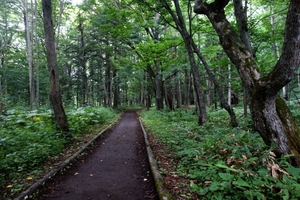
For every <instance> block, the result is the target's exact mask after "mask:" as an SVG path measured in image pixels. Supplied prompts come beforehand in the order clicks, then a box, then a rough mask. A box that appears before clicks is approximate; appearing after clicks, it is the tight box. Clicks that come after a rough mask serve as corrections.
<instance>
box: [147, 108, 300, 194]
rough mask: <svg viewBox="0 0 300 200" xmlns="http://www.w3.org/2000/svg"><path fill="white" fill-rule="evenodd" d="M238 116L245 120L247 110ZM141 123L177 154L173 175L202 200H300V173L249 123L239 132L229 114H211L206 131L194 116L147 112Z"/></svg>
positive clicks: (189, 112) (223, 112) (184, 113)
mask: <svg viewBox="0 0 300 200" xmlns="http://www.w3.org/2000/svg"><path fill="white" fill-rule="evenodd" d="M236 112H237V114H238V115H242V109H240V110H239V109H237V110H236ZM142 119H143V122H144V123H145V125H146V127H147V128H148V129H149V130H150V131H151V133H152V134H153V135H155V136H156V138H157V139H158V141H161V142H162V143H163V145H164V146H165V147H166V149H167V151H168V154H169V155H170V153H169V152H172V153H171V156H172V158H173V159H174V160H175V161H174V163H176V166H175V168H176V172H173V173H176V174H177V175H179V176H182V177H184V178H186V179H188V180H189V182H190V184H189V190H190V191H192V192H194V193H197V194H198V195H199V197H200V198H201V199H299V198H300V190H299V189H300V184H299V183H300V182H299V181H300V180H299V173H300V170H299V169H298V168H294V167H292V166H290V165H289V164H288V162H286V160H285V158H282V159H279V160H276V159H275V158H274V157H273V156H272V152H271V150H270V149H268V148H267V147H266V146H265V144H264V143H263V141H262V139H261V137H260V136H259V135H258V133H256V132H255V131H253V130H252V125H251V120H250V119H249V118H247V119H240V121H242V122H241V123H240V124H241V125H240V127H238V128H234V129H232V127H230V126H229V125H228V124H229V123H228V121H229V117H228V114H227V113H226V111H224V110H217V111H213V110H212V111H211V112H209V121H208V122H207V124H206V125H205V126H203V127H199V126H197V125H196V123H195V121H196V116H194V115H192V112H191V111H182V110H178V111H172V112H155V111H153V110H150V111H143V112H142ZM271 169H273V170H274V171H272V170H271ZM180 195H181V194H180Z"/></svg>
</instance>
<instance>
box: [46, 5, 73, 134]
mask: <svg viewBox="0 0 300 200" xmlns="http://www.w3.org/2000/svg"><path fill="white" fill-rule="evenodd" d="M42 6H43V22H44V31H45V46H46V51H47V62H48V67H49V71H50V94H49V98H50V102H51V105H52V108H53V111H54V116H55V121H56V124H57V126H58V128H59V129H60V130H61V131H64V132H68V131H69V126H68V122H67V117H66V114H65V110H64V107H63V104H62V97H61V91H60V86H59V74H58V66H57V60H56V52H55V42H54V31H53V24H52V5H51V0H43V1H42Z"/></svg>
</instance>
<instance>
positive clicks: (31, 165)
mask: <svg viewBox="0 0 300 200" xmlns="http://www.w3.org/2000/svg"><path fill="white" fill-rule="evenodd" d="M67 116H68V119H69V124H70V130H71V134H72V135H73V137H74V138H75V139H76V138H77V137H80V136H81V135H83V134H84V133H87V132H88V131H89V130H90V129H91V127H94V128H95V125H101V124H103V123H106V122H108V121H111V120H112V119H113V117H115V112H113V110H111V109H108V108H103V107H86V108H78V109H76V110H72V111H68V112H67ZM0 127H1V128H0V171H1V174H0V190H2V191H5V190H4V188H6V186H7V185H11V184H13V183H17V180H19V179H20V178H24V176H26V174H32V173H33V171H35V169H36V168H38V166H40V165H41V164H42V163H44V162H45V161H46V160H47V159H48V158H50V157H55V156H57V155H59V153H60V152H61V150H62V148H63V147H64V146H65V145H66V144H69V143H70V142H72V141H70V139H69V138H68V137H67V136H66V135H65V134H63V133H60V132H57V130H56V129H55V126H54V125H53V116H52V114H51V111H49V110H34V111H30V112H29V111H22V110H8V111H7V112H6V115H0ZM74 142H75V140H74ZM25 178H26V177H25ZM20 185H22V184H14V187H13V188H12V189H11V193H16V192H18V191H19V190H21V189H24V188H22V187H23V186H22V187H21V186H20ZM18 187H20V188H19V189H17V188H18ZM1 195H4V194H1Z"/></svg>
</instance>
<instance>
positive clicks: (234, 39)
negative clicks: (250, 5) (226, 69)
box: [194, 0, 300, 167]
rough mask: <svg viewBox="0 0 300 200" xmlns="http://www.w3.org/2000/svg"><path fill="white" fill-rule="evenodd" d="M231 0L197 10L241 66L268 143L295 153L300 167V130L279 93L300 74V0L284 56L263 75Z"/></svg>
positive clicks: (294, 4)
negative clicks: (229, 9)
mask: <svg viewBox="0 0 300 200" xmlns="http://www.w3.org/2000/svg"><path fill="white" fill-rule="evenodd" d="M228 2H229V0H226V1H224V0H215V1H214V2H213V3H210V4H208V3H203V2H202V1H201V0H196V1H195V7H194V11H195V12H196V13H198V14H205V15H206V16H207V17H208V19H209V20H210V22H211V24H212V25H213V27H214V29H215V30H216V32H217V33H218V35H219V38H220V44H221V45H222V47H223V49H224V50H225V52H226V54H227V55H228V57H229V58H230V59H231V61H232V62H233V63H234V65H235V67H236V68H237V70H238V72H239V74H240V77H241V79H242V83H243V86H244V87H245V88H246V89H247V91H248V92H249V94H250V96H251V106H250V109H251V116H252V119H253V121H254V125H255V127H256V129H257V131H258V132H259V133H260V135H261V137H262V138H263V140H264V142H265V143H266V144H267V145H271V144H272V143H273V144H275V148H276V152H277V155H286V154H293V155H294V157H293V158H291V160H290V161H291V163H292V164H293V165H295V166H298V167H299V166H300V136H299V134H300V131H299V128H298V127H297V125H296V123H295V121H294V119H293V117H292V115H291V113H290V111H289V109H288V107H287V105H286V103H285V101H284V100H282V99H281V98H280V97H278V92H279V91H280V90H281V88H282V87H284V86H285V85H286V84H287V83H288V82H290V81H291V80H292V79H293V78H294V76H295V75H296V72H297V69H298V67H299V65H300V18H299V13H300V1H298V0H291V2H290V7H289V11H288V15H287V19H286V28H285V36H284V43H283V49H282V52H283V53H282V55H281V56H280V58H279V60H278V62H277V63H276V65H275V66H274V68H273V70H272V71H270V72H269V73H268V74H267V75H266V76H264V77H262V76H261V74H260V73H259V72H258V70H257V66H256V63H255V60H254V58H253V56H252V54H251V53H250V52H249V50H248V49H247V47H246V46H245V45H244V44H243V43H242V42H241V40H240V39H239V37H238V36H237V33H236V32H235V31H234V29H233V27H232V26H231V24H230V23H229V22H228V20H227V19H226V16H225V12H224V7H225V6H226V5H227V4H228Z"/></svg>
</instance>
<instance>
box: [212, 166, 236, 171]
mask: <svg viewBox="0 0 300 200" xmlns="http://www.w3.org/2000/svg"><path fill="white" fill-rule="evenodd" d="M215 166H216V167H218V168H222V169H228V170H230V171H234V172H238V170H236V169H233V168H230V167H228V166H227V165H222V164H215Z"/></svg>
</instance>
